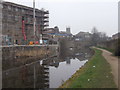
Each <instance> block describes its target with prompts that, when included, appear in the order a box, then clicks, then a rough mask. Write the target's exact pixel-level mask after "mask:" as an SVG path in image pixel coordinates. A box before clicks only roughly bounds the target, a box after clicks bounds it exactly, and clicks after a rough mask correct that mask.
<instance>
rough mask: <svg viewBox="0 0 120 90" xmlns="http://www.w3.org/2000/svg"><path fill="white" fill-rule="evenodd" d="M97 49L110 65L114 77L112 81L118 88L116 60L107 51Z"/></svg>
mask: <svg viewBox="0 0 120 90" xmlns="http://www.w3.org/2000/svg"><path fill="white" fill-rule="evenodd" d="M97 49H99V50H102V55H103V56H104V58H105V59H106V60H107V62H108V63H109V64H110V66H111V69H112V74H113V76H114V81H115V83H116V85H117V87H118V58H117V57H115V56H112V53H111V52H109V51H107V50H104V49H100V48H97Z"/></svg>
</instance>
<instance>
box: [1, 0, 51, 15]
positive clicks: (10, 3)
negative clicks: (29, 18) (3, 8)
mask: <svg viewBox="0 0 120 90" xmlns="http://www.w3.org/2000/svg"><path fill="white" fill-rule="evenodd" d="M2 3H3V4H6V5H12V6H15V7H19V8H21V7H22V8H24V9H29V10H33V8H32V7H29V6H25V5H20V4H16V3H13V2H8V1H3V2H2ZM35 10H36V11H41V12H44V13H48V14H49V11H48V10H40V9H37V8H36V9H35Z"/></svg>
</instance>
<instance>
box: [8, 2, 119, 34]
mask: <svg viewBox="0 0 120 90" xmlns="http://www.w3.org/2000/svg"><path fill="white" fill-rule="evenodd" d="M6 1H10V2H15V3H18V4H23V5H26V6H30V7H32V0H27V1H25V0H6ZM36 7H37V8H38V9H41V8H45V9H46V10H49V13H50V14H49V21H50V22H49V25H50V26H49V27H54V26H58V27H59V29H60V30H62V31H64V30H65V28H66V27H67V26H70V27H71V32H72V33H73V34H77V33H78V32H80V31H84V32H91V30H92V28H93V27H94V26H95V27H96V28H97V29H98V31H100V32H106V33H107V35H109V36H111V35H113V34H115V33H117V32H118V0H36Z"/></svg>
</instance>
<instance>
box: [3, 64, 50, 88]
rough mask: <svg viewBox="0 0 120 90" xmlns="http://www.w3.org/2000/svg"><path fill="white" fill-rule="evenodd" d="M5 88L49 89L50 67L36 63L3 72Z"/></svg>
mask: <svg viewBox="0 0 120 90" xmlns="http://www.w3.org/2000/svg"><path fill="white" fill-rule="evenodd" d="M2 74H3V78H2V85H3V88H49V67H48V66H47V65H40V63H39V62H36V63H34V64H31V65H24V66H22V67H19V68H14V69H9V70H6V71H3V73H2Z"/></svg>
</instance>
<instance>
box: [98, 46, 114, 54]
mask: <svg viewBox="0 0 120 90" xmlns="http://www.w3.org/2000/svg"><path fill="white" fill-rule="evenodd" d="M97 47H98V48H101V49H105V50H107V51H109V52H111V53H113V54H114V52H115V50H113V49H110V48H104V47H100V46H97Z"/></svg>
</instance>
